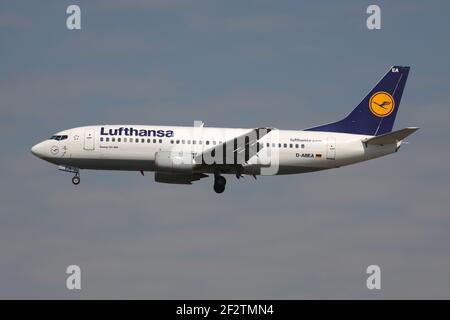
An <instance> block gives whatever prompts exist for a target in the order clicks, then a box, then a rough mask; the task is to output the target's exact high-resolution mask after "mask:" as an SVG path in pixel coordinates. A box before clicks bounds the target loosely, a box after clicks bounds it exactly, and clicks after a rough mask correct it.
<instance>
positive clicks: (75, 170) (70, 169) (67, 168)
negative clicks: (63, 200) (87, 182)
mask: <svg viewBox="0 0 450 320" xmlns="http://www.w3.org/2000/svg"><path fill="white" fill-rule="evenodd" d="M58 169H59V170H61V171H64V172H70V173H74V174H75V176H74V177H73V178H72V183H73V184H74V185H78V184H80V170H78V168H75V167H70V166H59V167H58Z"/></svg>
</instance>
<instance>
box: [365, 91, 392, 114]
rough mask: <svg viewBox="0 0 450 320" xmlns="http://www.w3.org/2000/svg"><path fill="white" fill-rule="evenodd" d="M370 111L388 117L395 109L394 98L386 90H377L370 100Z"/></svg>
mask: <svg viewBox="0 0 450 320" xmlns="http://www.w3.org/2000/svg"><path fill="white" fill-rule="evenodd" d="M369 108H370V111H371V112H372V113H373V114H374V115H376V116H377V117H381V118H383V117H387V116H388V115H390V114H391V113H392V111H394V108H395V101H394V98H393V97H392V96H391V95H390V94H389V93H387V92H385V91H378V92H375V93H374V94H373V95H372V97H371V98H370V100H369Z"/></svg>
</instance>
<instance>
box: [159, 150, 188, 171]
mask: <svg viewBox="0 0 450 320" xmlns="http://www.w3.org/2000/svg"><path fill="white" fill-rule="evenodd" d="M155 166H156V172H171V173H185V174H189V173H192V169H193V167H194V155H193V154H192V153H190V152H183V151H159V152H157V153H156V155H155Z"/></svg>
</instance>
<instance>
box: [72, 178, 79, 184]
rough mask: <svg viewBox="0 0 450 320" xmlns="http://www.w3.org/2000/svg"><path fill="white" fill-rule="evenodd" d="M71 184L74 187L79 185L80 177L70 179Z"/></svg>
mask: <svg viewBox="0 0 450 320" xmlns="http://www.w3.org/2000/svg"><path fill="white" fill-rule="evenodd" d="M72 183H73V184H74V185H77V184H79V183H80V177H79V176H75V177H73V178H72Z"/></svg>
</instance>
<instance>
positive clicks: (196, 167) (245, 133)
mask: <svg viewBox="0 0 450 320" xmlns="http://www.w3.org/2000/svg"><path fill="white" fill-rule="evenodd" d="M409 69H410V67H408V66H393V67H391V68H389V70H388V72H387V73H386V74H385V75H384V76H383V78H382V79H381V80H380V81H379V82H378V83H377V84H376V85H375V87H374V88H373V89H372V90H371V91H370V92H369V93H368V94H367V95H366V96H365V97H364V99H363V100H362V101H361V102H360V103H359V104H358V106H357V107H356V108H355V109H354V110H353V111H352V112H350V114H348V115H347V116H346V117H345V118H343V119H342V120H339V121H337V122H332V123H328V124H324V125H320V126H316V127H311V128H307V129H304V130H279V129H276V128H271V127H260V128H250V129H243V128H239V129H238V128H213V127H205V126H204V124H203V122H201V121H197V122H195V123H194V126H184V127H183V126H145V125H92V126H84V127H78V128H72V129H67V130H63V131H61V132H58V133H55V134H54V135H52V136H51V137H50V138H48V139H46V140H44V141H42V142H39V143H38V144H36V145H34V146H33V147H32V148H31V152H32V154H33V155H35V156H37V157H38V158H41V159H43V160H46V161H48V162H50V163H52V164H55V165H58V169H60V170H62V171H65V172H69V173H72V174H74V176H73V178H72V183H73V184H74V185H78V184H79V183H80V170H82V169H94V170H125V171H135V172H140V173H141V174H142V175H144V172H154V179H155V181H156V182H160V183H170V184H186V185H189V184H192V182H194V181H197V180H200V179H203V178H206V177H208V176H209V175H212V176H213V177H214V185H213V189H214V191H215V192H216V193H222V192H224V190H225V185H226V179H225V177H224V176H223V175H226V174H234V175H236V177H237V178H238V179H239V178H241V177H243V176H244V175H247V176H253V177H254V178H255V179H256V177H257V176H258V175H287V174H299V173H306V172H314V171H320V170H325V169H332V168H339V167H342V166H346V165H350V164H354V163H358V162H362V161H367V160H370V159H374V158H378V157H382V156H385V155H388V154H391V153H394V152H397V151H398V150H399V148H400V146H401V144H402V143H403V142H404V141H403V140H404V139H405V138H406V137H408V136H409V135H411V134H412V133H414V132H415V131H416V130H418V129H419V128H418V127H407V128H404V129H401V130H396V131H392V128H393V125H394V121H395V117H396V115H397V111H398V108H399V106H400V100H401V97H402V94H403V89H404V87H405V84H406V80H407V78H408V74H409Z"/></svg>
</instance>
